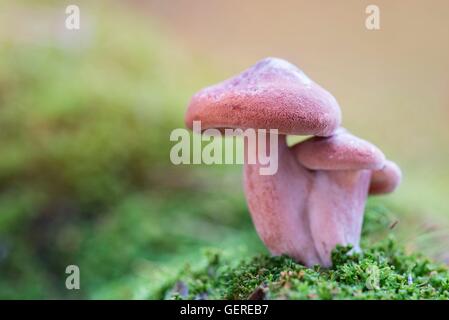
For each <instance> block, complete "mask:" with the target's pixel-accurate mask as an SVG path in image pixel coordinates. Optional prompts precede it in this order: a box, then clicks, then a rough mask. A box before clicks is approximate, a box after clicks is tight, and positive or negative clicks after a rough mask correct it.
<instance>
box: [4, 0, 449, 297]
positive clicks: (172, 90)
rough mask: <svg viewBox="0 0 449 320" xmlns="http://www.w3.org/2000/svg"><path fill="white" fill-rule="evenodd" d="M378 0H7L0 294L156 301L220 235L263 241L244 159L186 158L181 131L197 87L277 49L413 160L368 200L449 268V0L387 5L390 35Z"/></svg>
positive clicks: (354, 120) (233, 247) (226, 245)
mask: <svg viewBox="0 0 449 320" xmlns="http://www.w3.org/2000/svg"><path fill="white" fill-rule="evenodd" d="M69 4H78V5H79V6H80V9H81V29H80V30H78V31H69V30H66V29H65V27H64V20H65V18H66V15H65V8H66V6H67V5H69ZM368 4H371V2H368V1H355V0H354V1H345V2H330V1H293V0H292V1H283V2H282V3H278V2H275V1H273V2H270V1H256V0H249V1H244V2H242V1H236V0H232V1H221V2H219V1H206V0H197V1H187V0H182V1H161V0H160V1H101V2H100V1H98V2H97V1H95V2H94V1H33V2H31V1H12V0H11V1H0V150H1V156H0V298H26V299H29V298H79V299H82V298H129V299H139V298H154V297H157V294H158V289H159V288H160V287H161V286H163V285H164V283H166V282H167V281H168V280H167V279H171V278H173V277H175V275H176V273H177V272H178V271H179V270H180V269H182V268H184V266H185V265H186V263H187V264H191V265H195V263H198V261H200V260H201V259H203V258H202V257H203V253H204V252H205V251H206V250H208V248H215V249H217V248H218V249H221V250H223V252H224V253H225V254H226V255H228V256H229V257H231V258H232V257H240V256H243V255H245V256H247V255H253V254H256V253H259V252H265V249H264V247H263V246H262V244H261V242H260V241H259V239H258V237H257V235H256V233H255V231H254V230H253V227H252V223H251V220H250V218H249V215H248V212H247V208H246V204H245V200H244V197H243V192H242V186H241V167H239V166H193V165H192V166H174V165H172V164H171V163H170V161H169V150H170V148H171V146H172V144H173V143H172V142H170V141H169V134H170V132H171V130H173V129H175V128H179V127H183V126H184V124H183V115H184V112H185V108H186V105H187V103H188V101H189V98H190V96H191V95H192V94H193V93H194V92H196V91H197V90H198V89H199V88H201V87H203V86H206V85H209V84H211V83H215V82H217V81H220V80H222V79H224V78H227V77H229V76H231V75H233V74H235V73H238V72H240V71H241V70H243V69H245V68H246V67H248V66H250V65H252V64H253V63H254V62H256V61H257V60H259V59H261V58H263V57H266V56H277V57H282V58H285V59H287V60H289V61H291V62H293V63H295V64H297V65H298V66H299V67H301V68H302V69H303V70H304V71H305V72H306V74H308V75H309V76H310V77H311V78H312V79H314V80H315V81H316V82H318V83H320V84H322V85H323V86H324V87H325V88H327V89H328V90H329V91H330V92H332V93H333V94H334V95H335V97H336V98H337V100H338V101H339V102H340V105H341V107H342V110H343V116H344V126H345V127H347V128H348V129H350V130H351V131H352V132H353V133H355V134H357V135H359V136H361V137H363V138H366V139H368V140H370V141H372V142H374V143H375V144H377V145H378V146H379V147H380V148H381V149H383V150H384V151H385V153H386V154H387V156H388V157H389V158H391V159H394V160H395V161H397V162H398V163H399V164H400V166H401V167H402V168H403V172H404V180H403V184H402V186H401V187H400V188H399V189H398V191H397V192H396V193H395V194H393V195H389V196H386V197H382V198H379V199H376V200H374V201H371V202H370V205H371V204H373V203H375V204H376V205H380V206H384V207H385V208H388V210H390V211H391V213H392V216H393V217H394V219H397V220H398V221H399V223H398V225H397V227H396V228H395V229H394V230H393V231H391V232H394V233H396V235H397V237H398V238H399V239H400V241H401V242H402V243H403V244H404V245H405V246H406V247H407V248H408V249H409V250H420V251H423V252H424V253H426V254H428V255H430V256H431V257H433V258H434V259H436V260H440V261H443V262H446V263H448V262H449V253H448V252H447V246H448V244H449V229H448V225H449V224H448V223H449V203H448V201H447V193H448V189H449V164H448V161H449V148H448V146H449V126H448V120H449V93H448V92H449V91H448V87H449V59H448V57H449V41H447V40H448V39H449V20H448V17H449V4H448V2H447V1H443V0H442V1H429V2H424V1H405V0H401V1H394V2H392V1H376V4H378V5H379V7H380V10H381V29H380V30H378V31H368V30H367V29H366V28H365V25H364V23H365V18H366V14H365V8H366V6H367V5H368ZM70 264H76V265H78V266H79V267H80V270H81V289H80V290H78V291H76V290H75V291H69V290H67V289H66V288H65V278H66V276H67V275H66V274H65V273H64V272H65V268H66V266H67V265H70Z"/></svg>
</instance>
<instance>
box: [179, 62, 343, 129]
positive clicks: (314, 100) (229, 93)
mask: <svg viewBox="0 0 449 320" xmlns="http://www.w3.org/2000/svg"><path fill="white" fill-rule="evenodd" d="M193 121H201V127H202V129H208V128H240V129H248V128H253V129H278V130H279V133H281V134H295V135H316V136H329V135H331V134H332V133H333V132H334V131H335V130H336V129H337V128H338V126H339V125H340V122H341V112H340V107H339V105H338V103H337V101H336V100H335V98H334V97H333V96H332V95H331V94H330V93H329V92H327V91H326V90H324V89H323V88H321V87H320V86H319V85H318V84H316V83H315V82H313V81H312V80H310V79H309V78H308V77H307V76H306V75H305V74H304V73H303V72H302V71H301V70H299V69H298V68H297V67H296V66H294V65H292V64H290V63H289V62H287V61H285V60H282V59H277V58H266V59H263V60H261V61H259V62H258V63H256V64H255V65H254V66H252V67H250V68H249V69H247V70H246V71H244V72H243V73H241V74H239V75H237V76H235V77H233V78H231V79H228V80H225V81H223V82H221V83H219V84H216V85H214V86H211V87H207V88H205V89H203V90H201V91H199V92H198V93H197V94H195V95H194V96H193V98H192V99H191V101H190V104H189V107H188V110H187V114H186V118H185V122H186V125H187V127H189V128H192V124H193Z"/></svg>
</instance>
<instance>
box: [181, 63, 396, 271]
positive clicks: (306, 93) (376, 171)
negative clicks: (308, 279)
mask: <svg viewBox="0 0 449 320" xmlns="http://www.w3.org/2000/svg"><path fill="white" fill-rule="evenodd" d="M193 121H201V126H202V129H209V128H218V129H223V128H240V129H248V128H252V129H278V130H279V135H278V137H277V139H278V149H277V150H268V152H269V153H271V152H273V151H275V152H277V153H278V171H277V173H276V174H274V175H261V174H260V170H259V169H260V168H261V167H262V166H263V165H262V164H261V163H259V162H257V163H255V164H249V163H247V162H246V163H245V165H244V189H245V195H246V199H247V202H248V207H249V211H250V213H251V216H252V219H253V222H254V225H255V227H256V230H257V232H258V234H259V236H260V238H261V239H262V241H263V242H264V243H265V245H266V246H267V248H268V249H269V250H270V252H271V253H272V254H274V255H281V254H287V255H289V256H291V257H292V258H294V259H295V260H297V261H299V262H301V263H303V264H305V265H307V266H312V265H314V264H320V265H322V266H326V267H328V266H330V265H331V263H332V261H331V251H332V249H334V248H335V246H336V245H337V244H341V245H348V244H352V245H353V246H354V248H355V249H356V250H358V249H359V239H360V230H361V224H362V220H363V211H364V206H365V201H366V198H367V196H368V192H370V193H372V194H379V193H385V192H391V191H392V190H394V188H395V187H396V186H397V184H398V183H399V181H400V175H401V174H400V170H399V168H398V167H397V166H396V165H395V164H393V163H392V162H388V161H386V160H385V157H384V155H383V153H382V152H381V151H380V150H378V149H377V148H376V147H375V146H373V145H372V144H370V143H368V142H366V141H363V140H361V139H358V138H356V137H354V136H352V135H351V134H349V133H348V132H346V131H345V130H344V129H339V125H340V122H341V112H340V108H339V106H338V103H337V101H336V100H335V98H334V97H333V96H332V95H331V94H330V93H329V92H327V91H326V90H324V89H323V88H321V87H320V86H319V85H318V84H316V83H314V82H313V81H312V80H310V79H309V78H308V77H307V76H306V75H305V74H304V73H303V72H302V71H301V70H299V69H298V68H297V67H295V66H294V65H292V64H290V63H288V62H287V61H285V60H281V59H276V58H267V59H264V60H261V61H259V62H258V63H256V64H255V65H254V66H252V67H251V68H249V69H248V70H246V71H244V72H243V73H241V74H240V75H237V76H235V77H233V78H231V79H228V80H226V81H224V82H222V83H219V84H217V85H214V86H211V87H207V88H205V89H203V90H201V91H200V92H198V93H197V94H195V95H194V96H193V98H192V100H191V102H190V104H189V107H188V110H187V114H186V125H187V126H188V127H189V128H192V124H193ZM268 135H269V134H268ZM286 135H314V136H317V137H314V138H311V139H308V140H306V141H304V142H302V143H299V144H297V145H295V146H293V147H291V148H290V147H288V146H287V143H286ZM268 141H269V139H268ZM267 149H269V146H267ZM245 152H248V144H247V141H245Z"/></svg>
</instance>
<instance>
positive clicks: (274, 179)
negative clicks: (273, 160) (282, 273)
mask: <svg viewBox="0 0 449 320" xmlns="http://www.w3.org/2000/svg"><path fill="white" fill-rule="evenodd" d="M268 135H270V134H268ZM265 140H266V141H269V139H265ZM250 150H251V148H249V145H248V141H246V140H245V154H246V153H247V152H248V151H250ZM253 150H254V149H253ZM267 150H268V152H269V153H270V155H271V153H272V152H273V151H276V152H278V171H277V172H276V174H274V175H260V172H259V170H260V168H261V166H262V164H261V163H260V162H259V161H256V163H255V164H250V163H248V162H245V165H244V188H245V195H246V199H247V202H248V207H249V211H250V213H251V217H252V220H253V222H254V225H255V227H256V230H257V233H258V234H259V236H260V238H261V240H262V241H263V242H264V244H265V245H266V246H267V248H268V249H269V250H270V252H271V253H272V254H274V255H281V254H288V255H289V256H291V257H292V258H294V259H295V260H297V261H301V262H303V263H304V264H306V265H308V266H312V265H314V264H320V263H321V261H320V259H319V255H318V253H317V251H316V249H315V246H314V244H313V240H312V236H311V233H310V228H309V217H308V214H307V210H306V206H305V205H304V204H305V203H306V202H307V200H306V199H307V197H308V194H309V192H310V186H311V183H312V178H313V177H312V174H311V172H309V170H307V169H305V168H304V167H302V166H299V165H298V163H297V161H296V159H295V158H294V156H293V153H292V152H291V150H290V149H289V147H288V146H287V143H286V136H285V135H279V136H278V148H277V149H276V150H270V149H269V146H267Z"/></svg>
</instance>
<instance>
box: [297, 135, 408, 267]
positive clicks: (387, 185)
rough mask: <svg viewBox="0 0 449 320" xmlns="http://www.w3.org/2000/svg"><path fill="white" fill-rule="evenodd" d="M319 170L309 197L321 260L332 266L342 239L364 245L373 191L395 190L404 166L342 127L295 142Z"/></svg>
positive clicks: (302, 157)
mask: <svg viewBox="0 0 449 320" xmlns="http://www.w3.org/2000/svg"><path fill="white" fill-rule="evenodd" d="M291 150H292V152H293V153H294V154H295V157H296V159H297V160H298V163H299V164H300V165H302V166H304V167H305V168H307V169H309V170H312V171H311V174H312V175H313V176H314V178H313V183H312V186H311V189H310V194H309V197H308V199H307V203H308V205H307V211H308V216H309V223H310V230H311V234H312V237H313V242H314V244H315V248H316V249H317V252H318V255H319V257H320V261H321V264H322V265H324V266H330V265H331V263H332V261H331V260H330V256H331V251H332V250H333V249H334V248H335V246H336V245H337V244H340V245H349V244H351V245H352V246H353V248H354V250H355V251H359V250H360V248H359V241H360V234H361V229H362V222H363V213H364V209H365V202H366V199H367V196H368V194H380V193H388V192H392V191H393V190H394V189H395V188H396V187H397V186H398V184H399V182H400V180H401V171H400V169H399V167H398V166H397V165H396V164H394V163H393V162H391V161H388V160H385V156H384V154H383V153H382V152H381V151H380V150H379V149H378V148H377V147H375V146H374V145H373V144H371V143H369V142H367V141H365V140H362V139H360V138H357V137H355V136H353V135H352V134H350V133H349V132H347V131H346V130H345V129H343V128H340V129H339V130H338V131H337V132H336V133H335V135H333V136H332V137H328V138H317V137H315V138H311V139H308V140H306V141H303V142H301V143H298V144H297V145H295V146H293V147H292V148H291Z"/></svg>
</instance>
